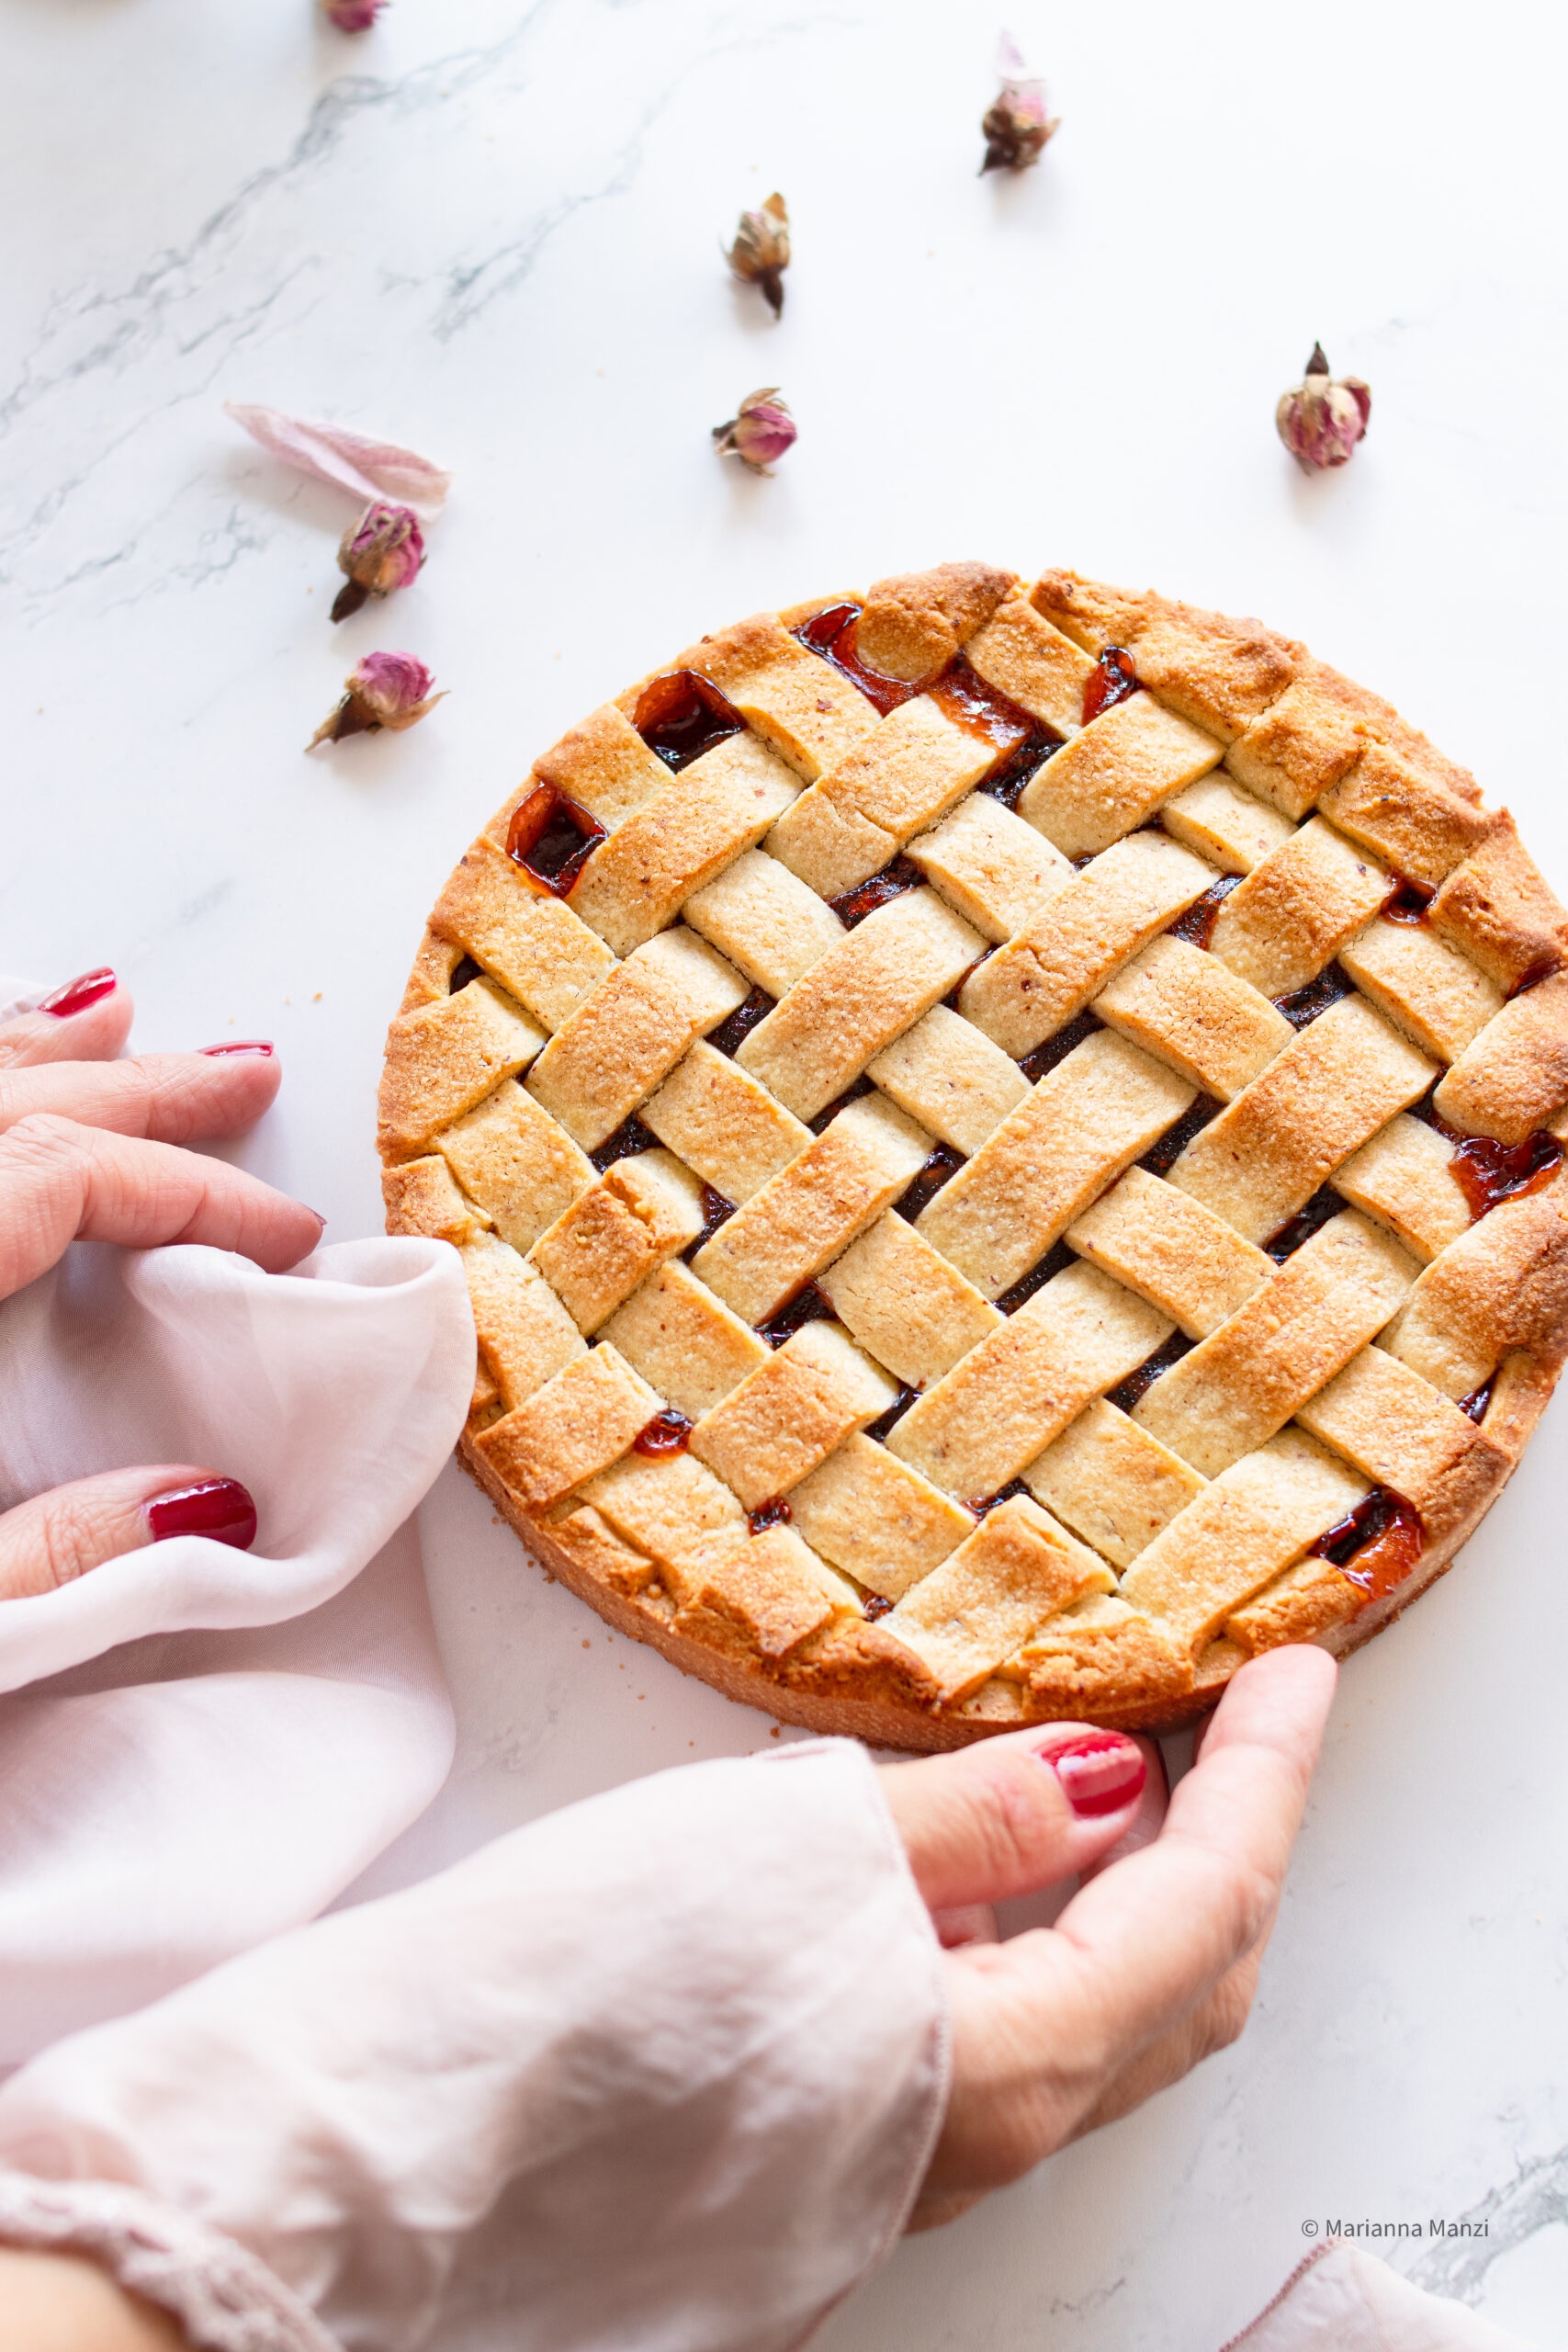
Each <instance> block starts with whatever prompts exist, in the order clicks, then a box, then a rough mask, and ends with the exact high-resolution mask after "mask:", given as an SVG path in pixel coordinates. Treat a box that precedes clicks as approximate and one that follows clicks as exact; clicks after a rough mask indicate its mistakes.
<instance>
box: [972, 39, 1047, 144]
mask: <svg viewBox="0 0 1568 2352" xmlns="http://www.w3.org/2000/svg"><path fill="white" fill-rule="evenodd" d="M997 71H998V74H999V75H1000V77H1001V85H1002V86H1001V88H1000V89H999V90H998V93H997V95H996V97H995V98H994V99H993V100H992V102H991V104H990V106H989V107H987V110H986V112H985V114H984V115H982V117H981V118H980V129H981V130H982V131H983V132H984V133H985V138H986V160H985V162H984V163H983V164H981V166H980V170H981V174H982V175H984V174H985V173H987V172H998V171H1009V172H1021V171H1023V170H1025V169H1026V168H1027V167H1028V165H1029V164H1034V163H1038V162H1039V160H1040V152H1041V150H1042V148H1043V146H1044V145H1045V142H1046V141H1047V140H1048V139H1051V138H1052V137H1054V136H1055V132H1056V130H1058V129H1059V128H1060V125H1059V123H1058V121H1057V119H1056V117H1055V115H1048V114H1047V113H1046V111H1045V85H1044V83H1043V82H1042V81H1041V80H1040V79H1039V77H1038V76H1037V75H1034V74H1030V73H1029V71H1028V69H1027V68H1026V67H1025V65H1024V62H1023V59H1022V57H1021V55H1020V54H1019V49H1018V44H1017V42H1016V41H1015V40H1013V37H1012V35H1011V34H1010V33H1006V32H1004V33H1003V35H1002V37H1001V39H1000V40H998V43H997Z"/></svg>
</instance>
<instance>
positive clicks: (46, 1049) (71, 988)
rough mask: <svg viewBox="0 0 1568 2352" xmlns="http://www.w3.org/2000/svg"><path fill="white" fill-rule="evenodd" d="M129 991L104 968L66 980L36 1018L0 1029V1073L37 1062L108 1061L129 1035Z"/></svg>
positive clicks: (26, 1016) (30, 1014)
mask: <svg viewBox="0 0 1568 2352" xmlns="http://www.w3.org/2000/svg"><path fill="white" fill-rule="evenodd" d="M134 1009H135V1008H134V1007H133V1005H132V1004H131V1001H130V989H123V988H121V987H120V985H119V983H118V980H117V979H116V978H115V976H114V974H113V973H112V972H111V971H110V970H109V969H108V967H107V965H104V966H100V967H99V968H98V969H97V970H96V972H84V973H83V974H82V975H81V977H80V978H77V979H74V980H67V981H66V983H65V985H64V987H63V988H59V989H55V990H54V991H53V993H52V994H51V995H50V996H46V997H45V998H44V1001H43V1002H42V1003H41V1004H40V1005H39V1009H38V1011H37V1012H24V1013H21V1014H19V1015H18V1017H17V1019H16V1020H15V1021H7V1022H5V1023H0V1069H21V1068H23V1067H25V1066H28V1065H31V1064H34V1063H37V1062H76V1061H82V1062H97V1061H112V1060H113V1058H114V1057H115V1055H116V1054H118V1051H119V1049H120V1047H121V1046H123V1045H124V1043H125V1041H126V1039H127V1037H129V1036H130V1017H131V1013H132V1012H133V1011H134Z"/></svg>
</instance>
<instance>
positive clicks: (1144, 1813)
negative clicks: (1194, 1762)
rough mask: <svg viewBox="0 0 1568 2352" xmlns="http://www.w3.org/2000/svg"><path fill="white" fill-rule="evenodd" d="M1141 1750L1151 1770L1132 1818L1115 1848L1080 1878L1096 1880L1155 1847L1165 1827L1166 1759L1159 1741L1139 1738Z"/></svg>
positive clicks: (1167, 1797) (1166, 1800)
mask: <svg viewBox="0 0 1568 2352" xmlns="http://www.w3.org/2000/svg"><path fill="white" fill-rule="evenodd" d="M1138 1747H1139V1748H1140V1750H1141V1751H1142V1754H1143V1758H1144V1761H1145V1764H1146V1765H1147V1766H1148V1768H1149V1769H1148V1778H1147V1780H1146V1781H1145V1782H1144V1790H1143V1794H1142V1795H1141V1796H1140V1797H1139V1799H1138V1802H1137V1804H1136V1806H1135V1807H1134V1813H1133V1818H1132V1820H1131V1821H1130V1822H1129V1823H1128V1824H1127V1826H1126V1828H1125V1829H1123V1831H1122V1835H1121V1837H1120V1838H1118V1839H1117V1840H1116V1843H1115V1844H1114V1846H1112V1847H1111V1848H1110V1849H1109V1850H1108V1851H1107V1852H1105V1853H1103V1854H1101V1855H1100V1857H1099V1859H1098V1860H1096V1861H1092V1862H1090V1863H1089V1866H1088V1868H1087V1869H1085V1870H1082V1871H1079V1872H1078V1876H1079V1878H1080V1879H1090V1878H1094V1877H1095V1876H1097V1874H1098V1873H1099V1872H1100V1871H1108V1870H1110V1869H1111V1866H1112V1865H1113V1864H1114V1863H1116V1862H1121V1861H1125V1860H1126V1858H1127V1856H1128V1855H1129V1854H1135V1853H1137V1852H1138V1850H1139V1849H1140V1848H1142V1847H1144V1846H1152V1845H1153V1844H1154V1841H1155V1839H1156V1838H1157V1837H1158V1836H1159V1833H1160V1831H1161V1830H1162V1829H1163V1828H1164V1827H1165V1816H1166V1810H1167V1807H1168V1805H1169V1804H1170V1782H1169V1781H1168V1778H1167V1776H1166V1769H1165V1758H1164V1756H1163V1755H1162V1754H1161V1752H1160V1746H1159V1742H1158V1740H1156V1739H1145V1738H1139V1740H1138Z"/></svg>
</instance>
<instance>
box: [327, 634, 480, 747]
mask: <svg viewBox="0 0 1568 2352" xmlns="http://www.w3.org/2000/svg"><path fill="white" fill-rule="evenodd" d="M433 684H434V679H433V678H432V676H431V674H430V672H429V671H428V670H427V669H426V668H425V666H424V663H423V662H421V661H420V660H418V659H417V657H416V656H415V655H414V654H412V653H367V654H366V656H365V658H364V660H363V661H362V662H360V664H359V667H358V668H357V669H356V670H355V671H354V672H353V673H351V674H350V676H349V677H347V678H346V679H345V680H344V689H345V691H344V697H343V700H342V701H341V702H340V703H339V705H338V707H337V708H336V709H335V710H334V711H333V714H332V716H331V717H330V718H323V719H322V721H321V725H320V726H319V727H318V728H317V729H316V731H315V733H314V734H313V735H312V736H311V738H310V741H309V743H308V744H307V745H306V746H305V748H306V750H307V751H309V752H313V751H314V750H315V748H316V745H317V744H318V743H340V742H341V741H343V739H344V736H345V735H374V734H376V733H377V732H378V729H381V728H383V727H388V728H390V729H391V730H392V732H393V733H394V734H397V735H400V734H401V733H402V730H403V729H404V728H405V727H412V726H413V725H414V723H415V721H416V720H418V719H421V718H423V717H424V714H425V712H426V711H427V710H434V707H435V705H436V704H437V703H438V702H440V701H441V700H442V695H433V694H432V693H431V691H430V689H431V687H432V685H433ZM444 691H445V690H443V692H444Z"/></svg>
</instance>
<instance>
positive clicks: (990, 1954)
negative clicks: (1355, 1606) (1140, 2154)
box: [927, 1648, 1335, 2214]
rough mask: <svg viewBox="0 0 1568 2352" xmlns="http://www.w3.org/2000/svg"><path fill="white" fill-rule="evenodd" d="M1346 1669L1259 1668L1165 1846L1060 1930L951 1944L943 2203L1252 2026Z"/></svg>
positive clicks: (1074, 1905) (1296, 1662) (1088, 1901)
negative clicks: (1258, 1971) (1254, 1957)
mask: <svg viewBox="0 0 1568 2352" xmlns="http://www.w3.org/2000/svg"><path fill="white" fill-rule="evenodd" d="M1334 1680H1335V1668H1334V1664H1333V1661H1332V1660H1331V1659H1330V1658H1329V1657H1326V1656H1325V1654H1324V1653H1323V1652H1322V1651H1319V1650H1314V1649H1298V1648H1292V1649H1283V1650H1276V1651H1274V1652H1272V1653H1271V1654H1270V1655H1269V1656H1268V1657H1262V1658H1258V1659H1255V1660H1254V1661H1252V1662H1251V1663H1250V1664H1249V1665H1247V1666H1246V1667H1244V1668H1242V1670H1241V1672H1240V1673H1239V1674H1238V1675H1237V1676H1236V1677H1235V1680H1234V1681H1233V1682H1232V1684H1231V1687H1230V1689H1229V1691H1227V1692H1226V1695H1225V1697H1224V1701H1223V1702H1222V1703H1221V1706H1220V1710H1219V1713H1218V1714H1217V1715H1216V1717H1215V1719H1214V1724H1213V1729H1212V1730H1211V1732H1210V1735H1209V1737H1208V1739H1207V1740H1206V1742H1205V1744H1204V1749H1203V1755H1202V1758H1201V1762H1200V1763H1199V1764H1198V1765H1196V1766H1195V1767H1194V1769H1193V1770H1192V1771H1191V1772H1190V1773H1189V1774H1188V1776H1187V1778H1186V1779H1185V1780H1184V1781H1182V1782H1181V1783H1180V1785H1179V1788H1178V1789H1177V1790H1176V1792H1175V1793H1174V1795H1173V1796H1172V1798H1171V1800H1170V1805H1169V1810H1168V1815H1167V1817H1166V1823H1165V1826H1164V1828H1163V1830H1162V1831H1161V1833H1160V1835H1159V1836H1158V1837H1157V1838H1156V1840H1155V1841H1154V1843H1153V1844H1152V1845H1147V1846H1145V1847H1143V1848H1142V1849H1140V1850H1138V1851H1135V1852H1133V1853H1131V1854H1129V1855H1127V1857H1126V1858H1125V1859H1124V1860H1120V1861H1117V1862H1116V1863H1115V1864H1114V1865H1112V1866H1111V1867H1110V1868H1107V1869H1106V1870H1104V1871H1100V1872H1099V1873H1098V1874H1096V1875H1094V1876H1091V1877H1090V1878H1089V1881H1088V1883H1086V1884H1085V1885H1083V1886H1082V1887H1081V1888H1080V1890H1079V1892H1078V1893H1077V1894H1076V1895H1075V1896H1074V1897H1073V1900H1072V1901H1071V1902H1070V1903H1069V1904H1068V1905H1067V1906H1066V1910H1065V1911H1064V1912H1063V1913H1062V1915H1061V1917H1060V1918H1059V1919H1058V1921H1057V1922H1056V1925H1055V1928H1049V1929H1036V1930H1034V1931H1032V1932H1031V1933H1029V1934H1027V1935H1023V1936H1019V1937H1017V1938H1015V1939H1013V1940H1012V1941H1011V1942H1010V1943H1005V1944H997V1945H991V1946H985V1945H969V1946H965V1947H964V1948H963V1949H961V1950H959V1951H954V1952H953V1953H951V1954H950V1956H949V1959H948V1962H947V1965H948V1969H949V1981H950V1987H951V1991H952V1995H953V2052H954V2070H953V2093H952V2096H951V2098H950V2101H949V2107H948V2114H947V2120H946V2124H945V2126H944V2130H943V2133H942V2142H941V2143H940V2145H939V2147H938V2150H937V2154H936V2157H935V2159H934V2160H933V2163H932V2166H931V2175H930V2176H929V2179H928V2185H927V2193H928V2194H929V2198H930V2199H931V2211H932V2213H933V2214H940V2213H941V2212H942V2211H944V2210H945V2209H946V2207H947V2205H948V2204H949V2203H950V2202H951V2201H952V2200H953V2199H963V2198H965V2197H969V2196H971V2195H973V2194H974V2193H975V2192H976V2190H980V2189H985V2188H994V2187H997V2186H998V2185H1000V2184H1001V2183H1002V2182H1003V2181H1007V2180H1011V2179H1015V2178H1016V2177H1018V2175H1019V2174H1020V2173H1021V2172H1024V2171H1027V2170H1028V2168H1029V2167H1030V2166H1031V2165H1033V2164H1036V2163H1038V2161H1039V2160H1040V2158H1041V2157H1042V2156H1043V2155H1045V2154H1049V2153H1050V2152H1051V2150H1052V2149H1053V2148H1056V2147H1060V2146H1061V2145H1062V2144H1063V2143H1064V2142H1065V2141H1066V2139H1068V2138H1069V2137H1071V2136H1072V2134H1073V2133H1074V2131H1076V2130H1077V2129H1078V2128H1080V2127H1081V2126H1083V2125H1084V2124H1085V2123H1086V2121H1087V2120H1088V2119H1089V2117H1091V2116H1093V2115H1094V2114H1096V2113H1097V2112H1098V2111H1099V2110H1100V2108H1101V2106H1102V2103H1105V2102H1107V2101H1110V2102H1111V2103H1112V2108H1113V2111H1115V2112H1118V2113H1120V2112H1122V2111H1124V2109H1123V2107H1122V2106H1121V2105H1119V2104H1115V2103H1114V2102H1115V2100H1116V2098H1117V2096H1118V2094H1117V2090H1116V2086H1117V2085H1118V2083H1119V2082H1120V2083H1121V2085H1122V2092H1123V2093H1124V2094H1125V2097H1126V2100H1127V2103H1129V2104H1130V2103H1132V2102H1133V2100H1134V2098H1136V2097H1138V2096H1143V2095H1144V2092H1143V2089H1142V2087H1141V2086H1142V2085H1143V2084H1144V2083H1145V2082H1146V2083H1148V2084H1149V2085H1150V2086H1157V2085H1160V2084H1163V2083H1164V2082H1167V2081H1173V2080H1175V2079H1176V2074H1177V2072H1179V2071H1181V2070H1182V2069H1183V2068H1184V2067H1185V2066H1186V2065H1188V2064H1192V2063H1195V2061H1196V2059H1197V2058H1199V2057H1201V2056H1202V2055H1204V2054H1206V2052H1207V2050H1208V2049H1210V2048H1213V2047H1217V2046H1218V2044H1217V2042H1216V2041H1214V2040H1213V2034H1214V2032H1215V2031H1216V2030H1218V2027H1219V2026H1220V2025H1221V2024H1224V2026H1225V2027H1226V2028H1227V2030H1232V2031H1234V2030H1239V2023H1240V2020H1241V2018H1243V2017H1245V2014H1246V2007H1245V2004H1246V2001H1247V2000H1248V1999H1250V1995H1251V1983H1252V1977H1251V1975H1249V1973H1247V1968H1246V1966H1245V1964H1244V1963H1246V1962H1247V1958H1248V1955H1249V1954H1253V1953H1255V1952H1260V1951H1261V1945H1262V1939H1264V1938H1265V1936H1266V1935H1267V1933H1268V1930H1269V1925H1270V1924H1271V1921H1272V1918H1273V1916H1274V1911H1275V1907H1276V1905H1277V1904H1278V1902H1279V1897H1280V1885H1281V1883H1282V1881H1283V1877H1284V1871H1285V1865H1286V1862H1287V1860H1288V1858H1289V1854H1290V1849H1291V1843H1292V1838H1294V1836H1295V1833H1296V1829H1297V1827H1298V1826H1299V1824H1300V1821H1301V1815H1302V1808H1303V1803H1304V1801H1305V1796H1306V1788H1307V1782H1308V1779H1309V1777H1310V1774H1311V1770H1312V1766H1313V1763H1314V1760H1315V1758H1316V1754H1317V1748H1318V1744H1319V1741H1320V1739H1321V1737H1322V1732H1323V1726H1324V1723H1325V1719H1326V1716H1327V1713H1328V1707H1329V1702H1330V1700H1331V1698H1332V1695H1333V1690H1334ZM1118 1834H1119V1835H1120V1834H1121V1832H1120V1830H1119V1832H1118ZM1238 1972H1239V1973H1238ZM1205 2005H1208V2007H1207V2011H1206V2013H1205ZM1144 2052H1150V2053H1151V2054H1150V2055H1149V2056H1148V2058H1147V2060H1146V2061H1145V2068H1144V2071H1143V2072H1141V2073H1140V2072H1137V2071H1133V2072H1129V2071H1128V2070H1130V2069H1134V2062H1136V2061H1137V2060H1139V2058H1140V2056H1141V2055H1142V2053H1144Z"/></svg>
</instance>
